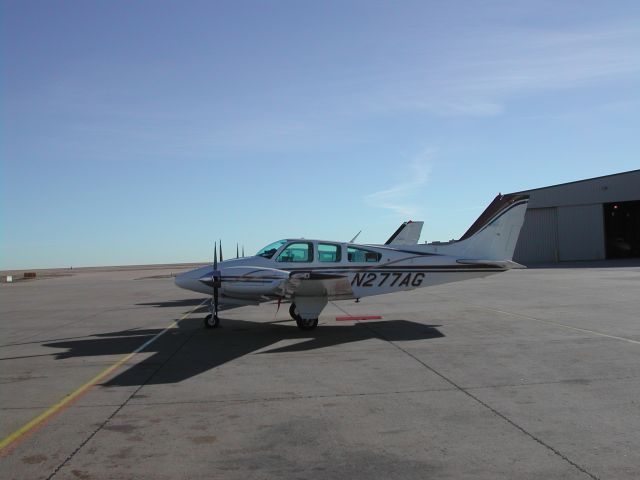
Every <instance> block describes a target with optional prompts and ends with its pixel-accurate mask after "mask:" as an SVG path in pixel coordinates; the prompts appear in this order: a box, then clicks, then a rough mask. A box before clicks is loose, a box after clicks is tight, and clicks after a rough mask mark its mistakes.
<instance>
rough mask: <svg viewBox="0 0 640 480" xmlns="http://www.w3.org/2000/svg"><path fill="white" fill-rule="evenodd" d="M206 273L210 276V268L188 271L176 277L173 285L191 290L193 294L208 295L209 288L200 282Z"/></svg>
mask: <svg viewBox="0 0 640 480" xmlns="http://www.w3.org/2000/svg"><path fill="white" fill-rule="evenodd" d="M207 273H209V274H210V267H202V268H198V269H196V270H190V271H188V272H184V273H181V274H179V275H176V278H175V279H174V283H175V284H176V285H177V286H178V287H180V288H184V289H185V290H191V291H193V292H198V293H205V294H210V290H211V287H209V286H207V285H205V284H204V283H202V282H201V281H200V280H201V279H202V278H203V276H205V277H206V275H207Z"/></svg>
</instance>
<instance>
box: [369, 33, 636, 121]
mask: <svg viewBox="0 0 640 480" xmlns="http://www.w3.org/2000/svg"><path fill="white" fill-rule="evenodd" d="M469 39H470V40H469V41H468V43H465V44H464V45H466V46H467V47H468V48H459V49H458V51H457V52H456V54H452V55H450V56H448V57H447V58H432V59H430V62H431V63H429V65H428V66H426V65H423V66H419V63H418V66H417V67H416V68H415V69H413V70H406V71H404V73H403V74H402V76H395V77H393V76H392V77H391V78H389V75H388V74H386V73H385V74H381V75H380V76H379V80H380V81H379V82H378V81H377V79H376V80H375V83H374V82H373V81H372V82H370V85H369V86H370V88H369V90H365V91H366V92H367V93H366V95H368V96H369V98H368V100H367V103H368V105H369V106H370V107H371V108H372V109H374V110H377V111H379V112H383V111H403V110H405V111H408V110H415V111H420V110H421V111H425V112H429V113H432V114H436V115H444V116H481V117H482V116H495V115H500V114H502V113H503V112H504V110H505V104H507V103H508V101H509V100H510V99H511V98H515V97H520V96H523V95H527V94H531V93H534V92H538V91H545V90H559V89H566V88H576V87H580V86H586V85H593V84H597V83H602V82H607V81H615V80H618V79H629V78H635V77H638V76H640V49H639V48H638V45H640V30H638V29H637V28H625V27H624V26H609V27H601V28H599V29H591V30H581V31H573V32H571V31H569V32H557V31H547V30H528V31H522V30H517V31H516V30H514V31H503V32H499V33H495V34H492V35H483V36H482V37H471V36H470V37H469ZM395 70H396V71H403V70H402V69H400V68H396V69H395ZM372 78H374V79H375V78H376V77H375V76H372Z"/></svg>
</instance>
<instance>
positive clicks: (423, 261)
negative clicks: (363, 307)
mask: <svg viewBox="0 0 640 480" xmlns="http://www.w3.org/2000/svg"><path fill="white" fill-rule="evenodd" d="M528 201H529V197H528V196H527V195H521V194H509V195H501V194H498V195H497V196H496V198H495V199H494V200H493V201H492V202H491V204H490V205H489V206H488V207H487V208H486V209H485V211H484V212H483V213H482V214H481V215H480V216H479V217H478V219H477V220H476V221H475V222H474V223H473V224H472V225H471V227H469V229H468V230H467V231H466V232H465V234H464V235H463V236H462V237H461V238H460V239H459V240H457V241H451V242H447V243H430V244H428V243H425V244H418V243H417V241H418V238H419V235H420V230H421V229H422V222H411V223H410V222H406V223H405V224H403V225H402V226H401V227H400V228H399V229H398V231H397V232H396V233H395V234H394V235H392V237H391V238H390V239H389V240H388V241H387V242H386V243H385V244H384V245H374V244H356V243H352V242H336V241H325V240H308V239H303V238H290V239H284V240H278V241H277V242H274V243H271V244H269V245H267V246H266V247H264V248H262V249H261V250H260V251H258V252H257V253H256V254H255V255H254V256H250V257H243V258H235V259H230V260H223V259H222V248H220V262H218V253H217V252H218V249H217V244H216V247H214V260H213V265H207V266H204V267H201V268H197V269H195V270H191V271H188V272H185V273H182V274H180V275H177V276H176V278H175V283H176V285H177V286H178V287H180V288H184V289H187V290H192V291H194V292H198V293H204V294H206V295H211V297H212V298H211V302H210V313H209V314H208V315H207V316H206V317H205V319H204V325H205V327H206V328H215V327H217V326H219V323H220V319H219V316H218V312H219V311H221V310H226V309H230V308H237V307H242V306H247V305H258V304H260V303H263V302H269V301H277V302H278V305H279V304H280V302H282V301H284V302H290V303H291V305H290V308H289V314H290V316H291V318H292V319H294V320H295V321H296V323H297V325H298V328H300V329H301V330H313V329H314V328H316V327H317V325H318V317H319V316H320V314H321V312H322V310H323V309H324V308H325V306H326V305H327V303H328V302H329V301H332V300H347V299H356V300H359V299H360V298H363V297H368V296H372V295H382V294H386V293H392V292H399V291H405V290H413V289H416V288H424V287H429V286H433V285H440V284H443V283H450V282H457V281H461V280H468V279H471V278H481V277H487V276H489V275H494V274H496V273H500V272H504V271H507V270H510V269H512V268H525V267H524V266H522V265H520V264H518V263H516V262H514V261H513V260H512V258H513V252H514V249H515V246H516V242H517V240H518V237H519V235H520V229H521V227H522V224H523V223H524V214H525V211H526V209H527V203H528ZM414 223H415V225H414ZM412 225H413V226H412ZM407 226H409V229H408V230H407V231H405V230H406V229H407ZM416 231H417V232H418V238H416V236H415V234H416ZM403 232H404V233H403ZM395 239H399V240H398V241H396V242H394V240H395Z"/></svg>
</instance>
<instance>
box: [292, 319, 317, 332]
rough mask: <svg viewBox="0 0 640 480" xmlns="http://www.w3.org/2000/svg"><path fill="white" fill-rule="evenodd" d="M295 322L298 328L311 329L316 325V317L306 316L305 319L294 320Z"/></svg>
mask: <svg viewBox="0 0 640 480" xmlns="http://www.w3.org/2000/svg"><path fill="white" fill-rule="evenodd" d="M296 323H297V324H298V328H299V329H300V330H313V329H314V328H316V327H317V326H318V319H317V318H308V319H307V320H304V319H302V318H300V320H296Z"/></svg>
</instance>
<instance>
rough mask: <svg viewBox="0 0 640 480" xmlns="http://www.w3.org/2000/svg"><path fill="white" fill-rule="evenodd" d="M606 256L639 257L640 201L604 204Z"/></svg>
mask: <svg viewBox="0 0 640 480" xmlns="http://www.w3.org/2000/svg"><path fill="white" fill-rule="evenodd" d="M604 226H605V232H606V233H605V241H606V244H607V258H630V257H640V201H637V202H616V203H606V204H605V205H604Z"/></svg>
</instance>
